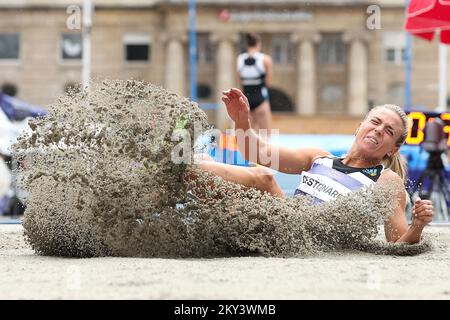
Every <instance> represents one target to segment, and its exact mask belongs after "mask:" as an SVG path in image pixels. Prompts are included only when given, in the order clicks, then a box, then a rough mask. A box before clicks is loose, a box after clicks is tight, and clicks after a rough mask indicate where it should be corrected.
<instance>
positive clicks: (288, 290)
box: [0, 225, 450, 299]
mask: <svg viewBox="0 0 450 320" xmlns="http://www.w3.org/2000/svg"><path fill="white" fill-rule="evenodd" d="M426 234H428V235H430V237H431V238H432V239H433V243H434V245H435V247H434V249H433V250H432V251H430V252H426V253H423V254H419V255H416V256H408V257H399V256H388V255H374V254H369V253H361V252H354V251H351V252H335V253H322V254H320V255H315V256H311V257H303V258H286V259H285V258H263V257H233V258H214V259H159V258H152V259H148V258H147V259H142V258H115V257H102V258H90V259H75V258H60V257H46V256H39V255H36V254H35V253H34V251H33V250H32V249H31V247H30V246H29V245H27V244H26V243H25V242H24V240H23V228H22V227H21V226H19V225H0V274H1V275H2V280H1V282H0V299H450V277H449V271H450V269H449V265H450V250H449V245H450V228H449V227H437V226H431V227H427V228H426Z"/></svg>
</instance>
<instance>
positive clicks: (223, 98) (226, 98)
mask: <svg viewBox="0 0 450 320" xmlns="http://www.w3.org/2000/svg"><path fill="white" fill-rule="evenodd" d="M222 101H223V102H224V103H225V104H226V105H228V104H229V103H230V98H228V97H226V96H225V97H222Z"/></svg>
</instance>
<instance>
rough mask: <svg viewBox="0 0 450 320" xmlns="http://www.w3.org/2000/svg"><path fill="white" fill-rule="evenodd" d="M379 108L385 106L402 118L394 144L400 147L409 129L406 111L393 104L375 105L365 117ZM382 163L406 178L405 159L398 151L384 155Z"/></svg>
mask: <svg viewBox="0 0 450 320" xmlns="http://www.w3.org/2000/svg"><path fill="white" fill-rule="evenodd" d="M380 108H385V109H388V110H391V111H393V112H395V113H396V114H397V115H398V116H399V117H400V119H401V120H402V134H401V136H400V138H398V140H397V142H396V146H397V147H399V148H400V147H401V146H402V145H403V143H404V142H405V140H406V137H408V131H409V119H408V116H407V115H406V113H405V112H404V111H403V109H402V108H400V107H399V106H397V105H395V104H383V105H380V106H376V107H375V108H373V109H372V110H371V111H370V112H369V113H368V114H367V116H366V119H367V117H368V116H369V115H370V114H371V113H372V111H374V110H376V109H380ZM383 165H384V167H385V168H387V169H391V170H392V171H394V172H395V173H397V174H398V175H399V176H400V178H402V180H403V181H405V180H406V172H407V170H406V163H405V160H404V159H403V158H402V157H401V156H400V152H398V151H397V152H396V153H394V154H393V155H391V156H388V155H386V156H385V157H384V159H383Z"/></svg>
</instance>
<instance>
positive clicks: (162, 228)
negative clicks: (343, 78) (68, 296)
mask: <svg viewBox="0 0 450 320" xmlns="http://www.w3.org/2000/svg"><path fill="white" fill-rule="evenodd" d="M149 123H150V124H151V126H150V128H149ZM196 123H201V124H202V125H203V127H204V128H205V131H206V129H209V128H210V127H209V125H208V123H207V116H206V114H205V113H204V112H203V111H202V110H201V109H199V108H198V106H197V105H196V104H194V103H192V102H190V101H189V100H187V99H185V98H181V97H178V96H177V95H175V94H173V93H170V92H167V91H165V90H163V89H161V88H159V87H156V86H152V85H149V84H146V83H143V82H138V81H104V82H102V83H100V84H92V86H91V89H90V92H89V95H86V94H83V93H75V94H73V95H69V96H63V97H61V98H60V99H59V100H58V101H57V102H56V103H54V104H53V105H52V106H50V110H49V115H48V116H47V117H46V118H44V119H36V120H33V121H31V122H30V125H31V128H32V130H33V133H32V134H31V135H30V136H23V137H22V138H21V139H19V141H18V142H17V144H16V145H15V146H14V152H15V156H16V157H18V158H26V160H27V166H26V167H23V168H21V169H20V172H19V174H20V177H21V180H20V181H19V182H20V184H21V185H22V186H23V187H25V189H26V190H27V191H28V192H29V194H30V196H29V198H28V200H27V209H26V212H25V217H24V222H23V226H24V230H25V235H26V239H27V241H28V242H29V243H30V244H31V246H32V248H33V249H34V250H35V251H36V252H37V253H39V254H45V255H57V256H74V257H92V256H105V255H110V256H136V257H208V256H229V255H242V254H250V253H251V254H254V253H258V254H262V255H264V256H283V257H289V256H299V255H307V254H314V253H316V252H322V251H330V250H342V249H346V250H347V249H354V250H355V249H356V250H364V251H369V252H377V253H386V254H417V253H420V252H424V251H426V250H429V249H430V246H429V243H426V242H425V243H424V242H421V243H419V244H417V245H415V246H407V247H404V246H395V247H394V246H388V245H386V242H379V241H378V240H376V237H377V234H378V225H379V224H380V223H382V222H383V220H384V219H385V217H387V216H388V215H390V214H392V210H393V205H394V204H393V202H392V201H390V199H391V198H392V197H391V198H390V197H389V195H390V194H392V190H390V189H389V188H388V187H385V188H383V187H381V186H380V187H376V188H374V189H367V190H361V191H357V192H353V193H350V194H348V195H347V196H346V197H340V198H338V199H336V200H334V201H330V202H325V203H322V204H318V205H312V198H311V197H310V196H308V195H299V196H296V197H287V198H284V199H282V200H281V199H280V198H279V197H274V196H272V195H271V194H275V195H278V194H279V193H280V191H279V190H278V189H277V187H276V185H272V182H273V180H272V177H271V176H270V175H265V174H261V173H264V172H263V171H262V170H263V169H261V168H240V169H239V168H233V169H232V170H231V173H230V171H229V170H227V169H224V168H228V167H225V165H222V164H212V163H211V164H205V163H202V164H201V165H200V166H201V167H202V168H203V169H204V170H201V169H200V168H199V167H198V166H197V165H196V164H194V163H193V161H192V162H189V161H186V162H174V161H173V153H174V150H179V149H178V145H179V143H180V142H179V140H176V139H174V137H175V136H176V135H175V134H174V133H175V132H178V131H179V130H185V131H186V133H189V134H186V135H185V136H186V137H190V138H189V141H188V142H190V143H191V145H194V142H195V138H194V137H195V135H194V126H195V124H196ZM183 156H186V157H187V158H189V157H190V156H189V155H184V154H183ZM294 158H295V157H294ZM281 168H282V166H281ZM205 170H206V171H205ZM220 170H223V176H224V177H225V178H228V179H229V180H232V181H234V182H244V184H245V185H247V186H246V187H244V186H242V185H240V184H236V183H233V182H230V181H226V180H224V179H222V178H220V177H218V176H217V173H218V171H220ZM237 171H240V172H237ZM191 172H194V173H195V175H196V177H197V178H196V179H187V180H184V179H183V178H184V177H185V176H186V175H189V173H191ZM210 172H214V173H215V174H211V173H210ZM225 173H226V174H225ZM242 177H245V179H244V180H245V181H242V180H239V179H243V178H242ZM233 179H234V180H233ZM253 187H257V188H259V189H262V190H264V191H268V192H270V193H271V194H269V193H267V192H265V193H264V192H261V191H259V190H256V189H254V188H253ZM275 189H276V190H275ZM198 195H201V196H200V197H199V196H198Z"/></svg>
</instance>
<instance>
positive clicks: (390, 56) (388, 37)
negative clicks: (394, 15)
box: [383, 32, 406, 64]
mask: <svg viewBox="0 0 450 320" xmlns="http://www.w3.org/2000/svg"><path fill="white" fill-rule="evenodd" d="M405 41H406V39H405V34H404V33H403V32H386V33H385V34H384V39H383V43H384V58H385V61H386V62H388V63H393V64H402V63H403V62H405V60H406V50H405Z"/></svg>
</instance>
